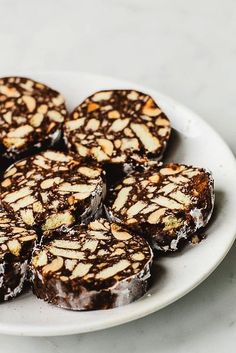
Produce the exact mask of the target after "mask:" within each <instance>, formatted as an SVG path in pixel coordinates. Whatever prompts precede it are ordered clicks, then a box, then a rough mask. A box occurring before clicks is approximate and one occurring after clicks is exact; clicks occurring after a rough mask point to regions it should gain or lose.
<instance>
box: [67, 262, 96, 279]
mask: <svg viewBox="0 0 236 353" xmlns="http://www.w3.org/2000/svg"><path fill="white" fill-rule="evenodd" d="M92 266H93V265H92V264H84V263H82V262H80V263H79V264H78V265H77V266H76V267H75V269H74V271H73V272H72V275H71V276H70V279H74V278H77V277H84V276H85V275H87V273H88V272H89V270H90V268H91V267H92Z"/></svg>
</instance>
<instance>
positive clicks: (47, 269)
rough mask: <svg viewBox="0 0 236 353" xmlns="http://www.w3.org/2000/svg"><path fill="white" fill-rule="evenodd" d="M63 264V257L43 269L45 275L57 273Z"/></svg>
mask: <svg viewBox="0 0 236 353" xmlns="http://www.w3.org/2000/svg"><path fill="white" fill-rule="evenodd" d="M63 264H64V261H63V259H62V257H57V258H55V259H54V260H53V261H52V262H51V263H49V264H48V265H46V266H44V267H43V273H44V274H46V273H49V272H57V271H59V270H60V269H61V268H62V266H63Z"/></svg>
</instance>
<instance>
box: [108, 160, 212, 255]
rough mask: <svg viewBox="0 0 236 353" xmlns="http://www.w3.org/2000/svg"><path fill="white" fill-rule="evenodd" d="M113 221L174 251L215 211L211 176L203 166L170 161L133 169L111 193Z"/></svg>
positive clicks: (158, 247) (162, 249) (109, 197)
mask: <svg viewBox="0 0 236 353" xmlns="http://www.w3.org/2000/svg"><path fill="white" fill-rule="evenodd" d="M107 200H108V201H107V210H108V211H107V212H108V216H109V217H110V219H111V220H113V221H116V222H120V223H122V224H123V225H125V226H126V227H127V228H128V229H130V230H132V231H134V232H136V233H138V234H140V235H143V236H144V237H146V238H147V239H148V240H149V241H150V243H151V245H152V247H153V248H155V249H157V250H161V251H175V250H177V249H178V246H179V243H180V240H181V239H187V238H188V237H190V236H191V235H192V234H194V232H196V231H197V230H198V229H199V228H202V227H204V226H205V225H206V224H207V223H208V221H209V219H210V217H211V214H212V210H213V205H214V189H213V179H212V175H211V174H210V173H209V172H207V171H206V170H204V169H202V168H195V167H191V166H186V165H181V164H168V165H165V166H163V167H160V168H149V169H147V170H146V171H144V172H143V173H142V172H141V173H140V172H134V173H133V174H130V175H129V176H128V177H126V178H125V179H123V181H122V183H121V184H119V185H118V186H116V187H115V188H114V189H112V190H111V191H110V193H108V196H107Z"/></svg>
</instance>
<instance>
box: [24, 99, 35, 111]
mask: <svg viewBox="0 0 236 353" xmlns="http://www.w3.org/2000/svg"><path fill="white" fill-rule="evenodd" d="M22 100H23V102H24V103H25V105H26V106H27V109H28V111H29V112H30V113H32V112H33V111H34V110H35V108H36V101H35V99H34V98H33V97H31V96H22Z"/></svg>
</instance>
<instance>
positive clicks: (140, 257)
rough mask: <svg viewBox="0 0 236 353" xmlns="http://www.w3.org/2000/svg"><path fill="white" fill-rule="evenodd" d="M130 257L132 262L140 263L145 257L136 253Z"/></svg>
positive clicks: (140, 253)
mask: <svg viewBox="0 0 236 353" xmlns="http://www.w3.org/2000/svg"><path fill="white" fill-rule="evenodd" d="M131 257H132V260H134V261H142V260H144V259H145V256H144V254H143V253H142V252H137V253H135V254H132V255H131Z"/></svg>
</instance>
